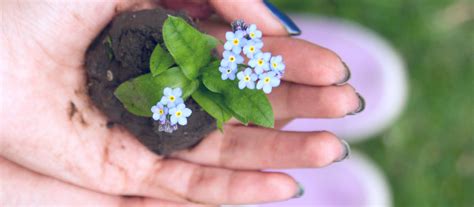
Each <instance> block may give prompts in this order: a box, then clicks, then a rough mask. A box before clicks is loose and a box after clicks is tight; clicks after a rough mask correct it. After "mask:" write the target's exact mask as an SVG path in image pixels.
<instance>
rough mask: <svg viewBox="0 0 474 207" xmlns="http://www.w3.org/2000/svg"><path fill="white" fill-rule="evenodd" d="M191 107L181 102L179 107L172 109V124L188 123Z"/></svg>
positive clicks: (182, 124)
mask: <svg viewBox="0 0 474 207" xmlns="http://www.w3.org/2000/svg"><path fill="white" fill-rule="evenodd" d="M191 113H192V111H191V109H188V108H186V106H185V105H184V104H183V103H181V104H179V105H178V106H177V107H175V108H172V109H170V114H171V118H170V121H171V124H172V125H175V124H176V123H178V124H179V125H181V126H184V125H186V124H188V119H187V118H188V117H189V116H191Z"/></svg>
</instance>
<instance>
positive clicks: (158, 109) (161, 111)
mask: <svg viewBox="0 0 474 207" xmlns="http://www.w3.org/2000/svg"><path fill="white" fill-rule="evenodd" d="M151 112H153V120H155V121H158V120H159V121H160V122H161V123H164V122H165V121H166V115H168V108H166V107H164V106H163V104H161V103H160V102H158V103H157V104H156V105H154V106H152V107H151Z"/></svg>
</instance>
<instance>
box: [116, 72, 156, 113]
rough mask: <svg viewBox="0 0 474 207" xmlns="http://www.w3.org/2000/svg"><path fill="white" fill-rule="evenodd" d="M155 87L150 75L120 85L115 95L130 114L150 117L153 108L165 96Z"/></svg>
mask: <svg viewBox="0 0 474 207" xmlns="http://www.w3.org/2000/svg"><path fill="white" fill-rule="evenodd" d="M155 86H156V83H155V81H154V79H153V76H152V75H151V73H148V74H145V75H142V76H139V77H137V78H134V79H131V80H128V81H126V82H124V83H122V84H120V86H119V87H118V88H117V89H115V92H114V95H115V97H117V98H118V99H119V100H120V102H122V104H123V105H124V107H125V108H126V109H127V110H128V111H129V112H130V113H132V114H135V115H137V116H145V117H150V116H151V115H152V112H151V111H150V109H151V107H152V106H153V105H155V104H156V102H158V101H159V100H160V99H161V96H163V95H162V93H163V92H162V91H159V90H157V89H156V87H155Z"/></svg>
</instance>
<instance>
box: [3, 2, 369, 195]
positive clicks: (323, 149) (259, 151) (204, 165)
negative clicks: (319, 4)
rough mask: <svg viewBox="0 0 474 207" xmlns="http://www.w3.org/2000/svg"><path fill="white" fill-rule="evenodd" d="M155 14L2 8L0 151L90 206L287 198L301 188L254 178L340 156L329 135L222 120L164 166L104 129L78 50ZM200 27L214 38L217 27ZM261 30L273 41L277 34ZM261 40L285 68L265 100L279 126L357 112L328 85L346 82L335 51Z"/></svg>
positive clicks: (349, 94)
mask: <svg viewBox="0 0 474 207" xmlns="http://www.w3.org/2000/svg"><path fill="white" fill-rule="evenodd" d="M153 6H155V5H153V4H152V3H148V2H131V1H124V2H114V3H111V2H74V3H71V2H67V3H38V2H36V3H24V2H22V3H17V2H12V1H5V2H2V3H1V7H0V9H2V14H3V16H4V17H5V16H8V17H12V18H9V19H8V21H7V20H6V19H2V22H1V25H2V32H3V33H2V36H1V39H0V41H1V42H0V43H1V48H3V50H4V51H5V52H2V53H1V54H0V55H1V56H0V57H1V71H0V73H1V75H0V83H1V88H0V90H1V94H2V96H1V98H0V105H1V111H0V116H1V117H2V119H0V120H1V121H0V137H2V139H1V141H0V155H1V156H3V157H4V158H6V159H7V160H10V161H11V162H14V163H17V164H18V165H21V166H23V168H26V169H29V170H31V171H35V172H38V173H41V174H44V175H47V176H50V177H52V178H54V179H57V180H61V181H62V182H61V185H60V187H59V188H65V189H66V188H77V187H75V186H74V185H77V186H80V187H83V188H85V189H87V190H84V189H82V190H84V191H87V192H88V194H91V199H92V194H94V195H95V193H97V194H103V195H107V196H120V195H132V196H142V197H145V201H144V202H148V200H152V201H156V200H154V199H158V200H160V201H170V202H179V203H188V202H189V203H210V204H221V203H258V202H269V201H276V200H283V199H288V198H291V197H292V196H294V195H296V194H297V192H298V186H297V184H296V182H295V181H294V180H293V179H292V178H291V177H289V176H287V175H285V174H281V173H271V172H260V171H259V170H261V169H269V168H274V169H276V168H293V167H321V166H325V165H327V164H330V163H332V162H333V161H336V160H338V159H341V158H343V157H344V156H345V154H346V151H345V148H344V147H343V145H342V144H341V142H340V140H339V139H338V138H336V137H335V136H334V135H332V134H330V133H328V132H308V133H296V132H282V131H279V130H277V129H262V128H258V127H243V126H240V125H238V124H236V123H228V124H227V125H226V126H225V133H224V134H221V133H220V132H217V131H216V132H213V133H211V134H210V135H209V136H208V137H207V138H206V139H205V140H203V141H202V142H201V143H200V144H199V145H198V146H197V147H195V148H193V149H190V150H186V151H182V152H177V153H175V154H173V155H172V156H171V157H168V158H165V157H161V156H157V155H155V154H153V153H151V152H150V151H148V150H147V149H146V148H145V147H144V146H143V145H141V144H140V143H139V142H138V141H137V140H136V139H135V138H134V137H133V136H132V135H131V134H130V133H128V132H127V131H126V130H124V129H123V128H122V127H113V128H110V129H109V128H107V127H106V123H107V119H106V117H104V115H103V114H102V113H101V112H100V111H98V110H97V109H96V108H95V107H94V106H93V105H92V103H91V101H90V99H89V97H88V96H87V94H86V91H87V90H86V77H85V70H84V57H85V56H84V55H85V51H86V49H87V47H88V46H89V45H90V43H91V42H92V41H93V39H94V38H95V37H96V36H97V34H99V32H100V31H101V30H102V29H103V28H104V27H105V25H106V24H107V23H108V22H109V21H110V20H111V19H112V18H113V16H114V15H115V14H116V13H118V12H120V11H124V10H130V9H143V8H151V7H153ZM18 8H22V9H21V10H19V9H18ZM244 19H245V18H244ZM247 22H256V21H252V20H248V19H247ZM256 23H258V22H256ZM202 27H203V28H204V29H206V30H207V31H208V32H209V33H211V34H214V35H216V36H218V37H220V38H222V37H223V35H222V31H223V29H224V27H222V26H221V25H219V24H218V23H212V22H204V23H203V24H202ZM227 28H228V27H227ZM262 30H263V32H264V34H275V35H283V33H282V32H285V31H286V30H285V29H284V27H278V28H277V27H275V28H266V27H262ZM265 42H266V48H268V49H269V50H270V52H272V53H276V54H281V55H282V56H284V57H285V61H286V65H287V73H286V74H285V77H284V78H285V82H283V83H282V85H281V86H280V87H279V88H277V89H275V91H274V92H273V93H272V94H271V95H270V101H271V102H272V105H273V108H274V112H275V118H276V119H277V123H280V125H281V123H285V122H286V121H288V120H291V119H292V118H295V117H340V116H344V115H346V114H347V113H351V112H353V111H356V110H357V109H358V108H359V104H360V103H359V99H358V97H357V95H356V93H355V92H354V89H353V88H352V87H350V86H349V85H342V86H334V84H335V83H338V82H340V81H343V80H345V79H346V77H347V71H346V69H345V67H344V65H343V64H342V62H341V61H340V60H339V58H338V57H337V55H335V54H334V53H332V52H330V51H328V50H326V49H323V48H320V47H318V46H316V45H313V44H311V43H308V42H305V41H302V40H296V39H291V38H289V37H286V36H280V37H266V38H265ZM301 51H303V52H301ZM71 103H73V104H71ZM313 106H314V107H313ZM2 165H3V164H2ZM6 165H7V164H5V166H6ZM12 172H15V171H12ZM15 174H16V173H15ZM28 175H31V174H28ZM29 177H32V176H29ZM32 179H33V178H32ZM48 179H51V178H48ZM58 182H59V181H58ZM67 183H68V184H67ZM71 184H72V185H71ZM58 195H60V194H52V195H50V196H51V197H52V198H53V197H55V196H58Z"/></svg>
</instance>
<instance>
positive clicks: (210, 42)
mask: <svg viewBox="0 0 474 207" xmlns="http://www.w3.org/2000/svg"><path fill="white" fill-rule="evenodd" d="M203 35H204V37H205V38H206V40H207V45H208V46H209V47H210V48H215V47H217V44H219V40H218V39H217V38H215V37H213V36H211V35H208V34H203Z"/></svg>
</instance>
